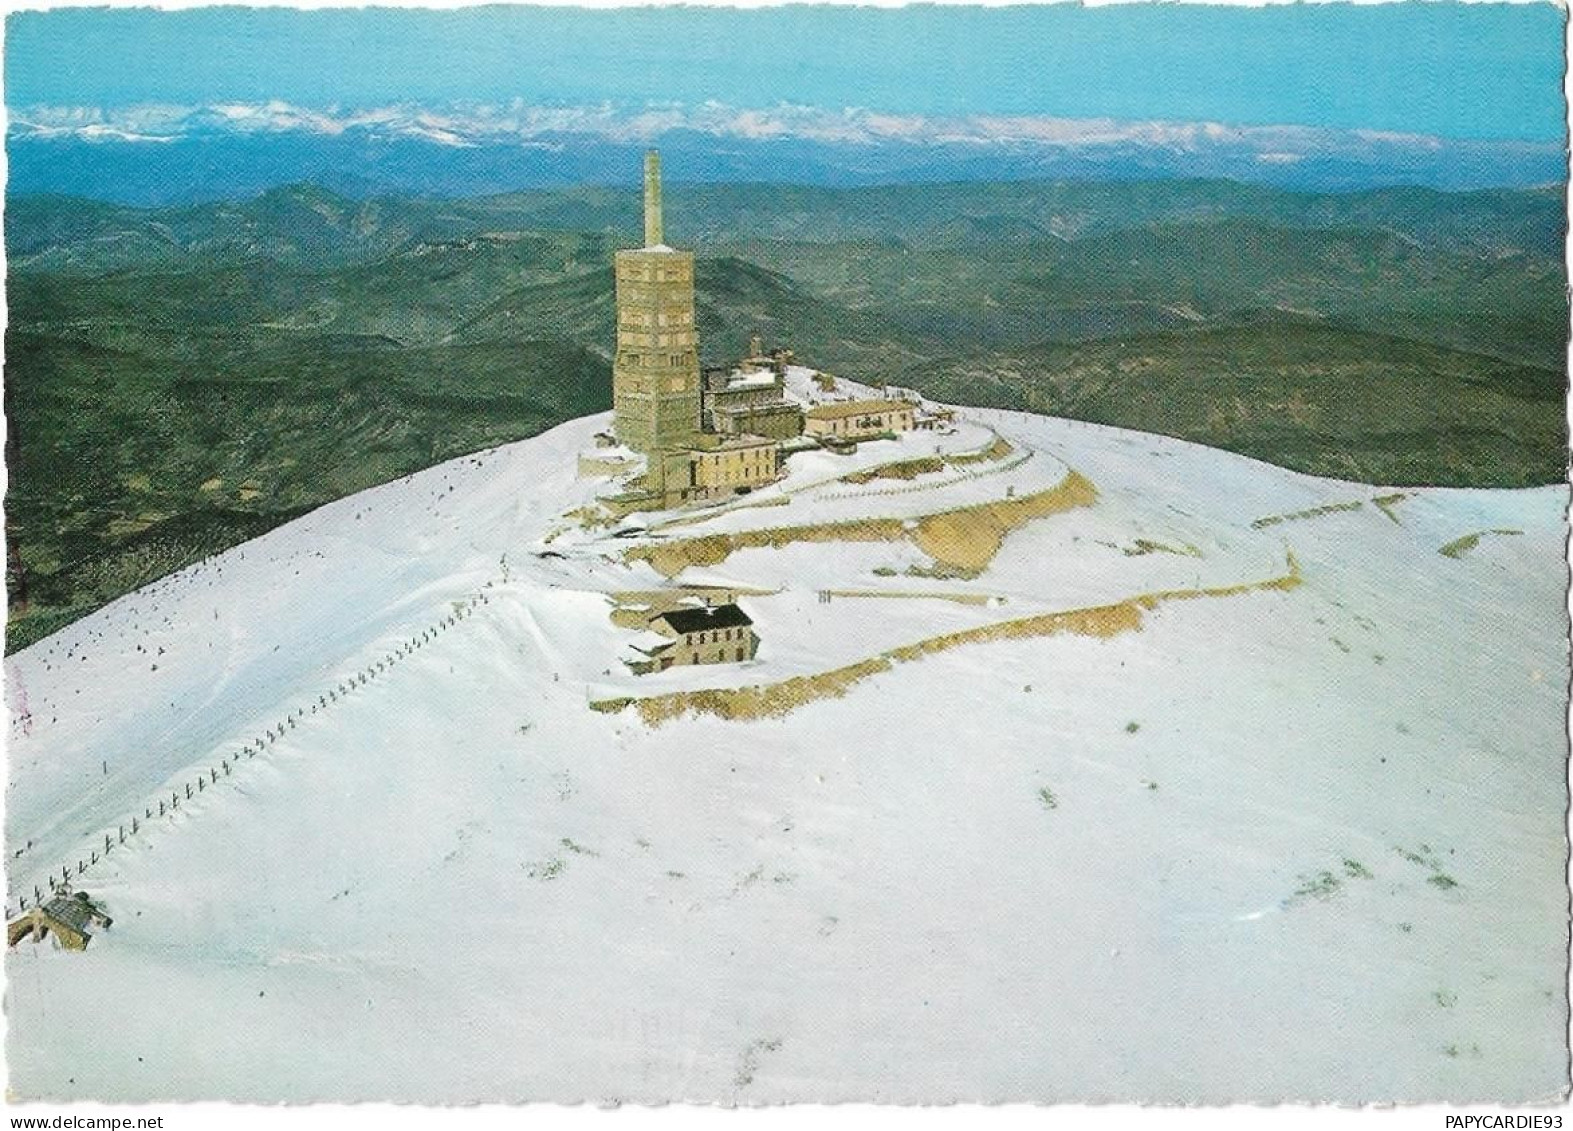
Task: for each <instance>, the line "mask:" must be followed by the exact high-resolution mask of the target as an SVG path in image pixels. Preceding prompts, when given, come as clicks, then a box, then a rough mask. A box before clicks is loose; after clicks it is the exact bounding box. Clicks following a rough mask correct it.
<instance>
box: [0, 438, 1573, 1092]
mask: <svg viewBox="0 0 1573 1131" xmlns="http://www.w3.org/2000/svg"><path fill="white" fill-rule="evenodd" d="M605 423H606V420H605V418H604V417H603V418H591V419H586V420H580V421H575V422H572V423H570V424H567V425H564V426H562V427H560V428H557V429H555V430H553V431H551V432H549V433H547V434H545V435H543V436H540V437H537V438H535V439H533V440H529V441H525V442H522V443H519V444H514V445H510V446H508V447H505V448H501V449H497V450H495V451H490V452H485V453H480V454H478V455H475V456H471V457H467V458H465V459H461V460H456V461H453V462H451V463H448V464H444V465H442V466H440V467H437V468H434V469H432V470H430V471H427V472H424V473H421V474H419V475H415V476H411V477H409V478H407V479H404V480H401V481H398V482H394V483H389V484H386V485H384V486H382V487H379V488H377V489H375V490H372V491H367V492H364V493H362V494H359V495H356V496H354V497H351V498H348V499H345V500H342V501H341V502H338V503H335V504H333V505H331V506H327V507H324V508H322V509H321V510H318V511H316V512H314V513H313V514H311V515H308V516H306V517H305V518H302V519H300V520H299V521H297V522H294V523H291V524H290V525H288V526H286V527H283V528H281V529H279V530H276V531H274V532H272V533H270V534H268V535H266V536H265V537H263V538H260V539H257V540H256V541H254V542H251V543H248V544H246V545H244V546H241V547H238V548H236V549H234V550H232V551H230V552H228V553H225V554H223V555H220V556H218V557H216V558H214V559H211V560H210V561H208V562H205V563H203V564H202V565H200V566H197V567H194V568H192V569H189V570H186V571H184V572H182V573H180V574H177V575H174V576H172V577H170V578H168V579H165V580H164V581H162V582H159V583H158V584H156V585H153V586H150V587H149V588H147V589H145V590H143V591H140V592H138V593H135V594H132V595H131V596H128V597H126V598H124V599H122V600H120V601H117V602H115V603H114V604H113V605H111V606H109V607H107V608H105V609H104V610H102V611H101V612H99V613H98V614H95V615H94V616H92V617H90V618H88V619H86V620H84V621H82V622H80V623H79V624H76V625H74V626H72V627H71V628H69V629H67V630H65V631H64V632H61V633H59V634H57V635H56V636H54V637H51V638H49V639H48V640H45V641H43V642H41V643H40V644H38V645H35V646H34V647H32V648H29V649H27V650H25V651H23V652H20V653H18V654H16V655H14V656H12V657H10V658H9V659H8V660H7V663H6V674H7V679H6V688H7V696H8V703H9V705H10V707H11V711H12V722H11V730H10V737H9V742H8V751H9V758H10V767H11V771H10V780H9V784H8V791H7V820H8V825H7V833H8V840H7V845H8V859H9V878H10V881H11V887H10V898H9V905H10V906H11V907H12V908H13V909H14V908H15V907H16V905H17V902H18V900H19V899H21V898H28V899H29V900H30V901H31V900H34V899H36V898H37V896H35V894H34V890H33V889H34V888H35V887H37V888H38V889H39V893H40V894H44V895H47V888H48V885H49V884H50V882H51V881H52V880H53V881H55V882H57V883H58V882H61V881H62V880H63V879H69V881H70V882H71V884H72V885H73V886H74V887H76V888H79V889H81V888H86V889H88V890H91V891H92V893H93V894H94V896H95V897H97V898H99V899H101V900H103V901H104V903H105V904H106V905H107V906H108V907H109V908H110V910H111V912H112V913H113V916H114V926H113V928H112V929H111V930H109V931H106V932H103V933H102V935H101V936H100V937H99V938H97V939H96V940H95V941H94V943H93V944H92V945H91V946H90V947H89V948H88V950H87V951H85V952H83V953H67V952H65V951H60V950H55V949H53V948H52V947H50V946H48V945H34V944H23V945H21V946H20V947H18V948H16V949H13V950H12V951H11V952H10V955H9V959H8V974H9V979H10V990H9V1032H10V1038H9V1059H10V1064H11V1088H12V1090H13V1091H14V1092H15V1093H16V1094H17V1095H19V1096H24V1097H48V1098H59V1099H65V1098H103V1099H120V1100H128V1099H148V1098H158V1099H170V1098H205V1097H214V1098H229V1099H249V1100H279V1099H288V1100H308V1099H396V1100H423V1101H428V1102H438V1101H464V1100H478V1099H493V1100H519V1099H556V1100H576V1099H592V1100H630V1101H659V1100H667V1099H694V1100H709V1101H722V1102H740V1103H752V1102H769V1101H775V1100H784V1099H801V1100H832V1099H854V1098H862V1099H881V1100H890V1101H942V1100H953V1099H978V1100H1004V1099H1035V1100H1077V1099H1082V1100H1090V1099H1112V1098H1126V1099H1143V1100H1204V1099H1211V1100H1281V1099H1296V1098H1300V1099H1319V1100H1327V1099H1335V1098H1336V1099H1344V1100H1417V1099H1432V1100H1454V1101H1457V1100H1465V1099H1472V1098H1478V1099H1484V1098H1490V1099H1492V1100H1496V1101H1502V1100H1510V1099H1530V1098H1543V1097H1548V1096H1550V1095H1552V1094H1554V1093H1555V1092H1556V1091H1557V1090H1558V1089H1559V1088H1561V1087H1563V1086H1565V1084H1566V1077H1565V1073H1566V1056H1565V1050H1564V1047H1563V1046H1564V1036H1565V1026H1564V1018H1565V1010H1566V1000H1565V992H1564V982H1565V979H1564V973H1565V969H1564V968H1565V960H1564V951H1565V930H1566V899H1565V894H1564V890H1563V850H1564V844H1563V804H1564V796H1565V795H1564V784H1563V783H1564V771H1565V754H1566V742H1565V737H1564V734H1563V727H1564V720H1565V716H1566V686H1567V678H1568V667H1567V649H1566V629H1567V626H1566V615H1565V603H1564V585H1565V577H1564V569H1563V565H1562V562H1563V548H1562V547H1563V538H1564V527H1563V514H1564V508H1565V505H1566V501H1567V500H1566V492H1565V491H1563V490H1561V489H1556V488H1547V489H1544V490H1536V491H1522V492H1501V491H1458V490H1431V489H1424V490H1404V491H1385V490H1382V489H1379V488H1372V487H1367V486H1361V485H1357V484H1350V483H1340V482H1335V481H1331V480H1322V479H1313V478H1309V477H1306V476H1301V475H1296V474H1292V473H1290V472H1286V471H1282V470H1280V469H1277V468H1273V467H1270V466H1267V465H1264V464H1260V463H1256V462H1253V461H1250V460H1247V459H1244V458H1241V457H1238V456H1233V455H1229V454H1226V453H1222V452H1218V451H1214V450H1210V449H1205V448H1200V447H1197V446H1194V445H1189V444H1185V443H1181V442H1178V441H1173V440H1167V439H1162V438H1157V437H1152V436H1147V435H1141V434H1136V433H1130V432H1122V431H1118V430H1114V429H1106V428H1100V427H1096V426H1091V425H1085V424H1077V423H1072V422H1068V421H1063V420H1055V419H1048V418H1041V417H1032V416H1026V415H1021V414H1011V413H994V412H984V411H973V410H965V411H963V412H962V413H961V415H960V417H959V418H958V422H957V425H956V429H955V431H954V432H952V433H948V434H946V435H944V436H937V435H933V434H920V433H912V434H907V435H904V436H903V437H902V438H900V439H898V440H885V441H878V442H874V443H867V444H863V445H861V446H860V447H859V449H858V451H857V453H856V454H855V455H852V456H835V455H831V454H830V453H827V452H815V453H806V454H803V455H799V456H794V457H793V459H792V460H791V461H790V464H789V468H790V473H789V474H788V476H787V477H786V478H785V479H784V480H783V481H782V482H781V483H779V484H778V485H775V486H773V487H771V488H768V489H766V490H763V491H760V492H757V493H756V494H754V495H751V496H748V497H747V498H744V499H740V500H736V501H733V502H730V503H728V504H726V505H725V506H719V507H714V508H711V509H709V510H704V511H693V512H684V513H682V514H680V515H676V514H670V513H667V514H659V515H635V516H632V518H630V519H628V520H626V521H624V522H622V523H620V524H616V525H603V524H599V523H598V522H597V521H595V520H594V518H593V508H592V507H591V506H590V504H591V503H592V502H593V499H594V496H595V494H596V491H597V490H598V489H600V488H601V487H602V486H603V485H602V484H598V483H596V482H593V481H582V480H578V479H576V478H575V466H576V459H575V457H576V453H578V452H579V451H581V450H583V449H584V448H586V447H587V446H588V445H589V444H590V440H591V436H592V435H593V434H594V432H595V431H596V430H597V429H600V428H604V427H605ZM717 594H720V595H724V596H726V597H728V598H732V599H735V600H736V601H737V602H738V603H739V604H740V605H741V606H742V607H743V608H745V609H746V611H747V613H748V616H749V617H750V618H751V619H752V622H753V625H754V627H755V629H756V630H757V632H758V636H759V640H760V644H759V650H758V654H757V656H756V657H754V658H753V659H750V660H746V661H744V662H742V663H734V664H723V665H715V666H709V665H706V666H694V667H684V668H673V669H671V670H669V671H665V672H659V673H656V674H651V675H635V674H634V672H633V670H632V669H630V668H629V667H628V666H626V665H625V664H624V662H623V661H624V659H626V658H627V655H628V652H629V645H630V644H631V643H633V642H635V641H637V639H638V638H639V632H640V626H639V614H640V611H641V610H646V609H649V608H650V607H652V604H659V603H660V602H661V601H663V600H677V601H681V600H682V599H683V598H684V597H685V596H686V597H687V598H689V599H690V600H691V601H703V600H705V599H706V598H707V597H711V596H714V595H717ZM188 791H189V792H188ZM79 862H80V863H82V864H83V865H84V866H83V867H82V868H81V869H80V870H79V869H78V867H77V865H78V863H79ZM62 868H64V875H62ZM105 1003H113V1004H112V1007H106V1004H105ZM84 1017H94V1018H101V1019H102V1022H101V1023H99V1022H94V1023H93V1024H92V1025H89V1026H87V1027H84V1024H83V1021H82V1019H83V1018H84Z"/></svg>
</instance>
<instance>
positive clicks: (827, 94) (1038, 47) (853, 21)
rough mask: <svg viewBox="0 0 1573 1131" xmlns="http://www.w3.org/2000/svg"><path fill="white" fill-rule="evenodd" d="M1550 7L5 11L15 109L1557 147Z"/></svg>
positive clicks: (1556, 29) (1560, 120) (1557, 41)
mask: <svg viewBox="0 0 1573 1131" xmlns="http://www.w3.org/2000/svg"><path fill="white" fill-rule="evenodd" d="M1562 21H1563V17H1562V13H1561V12H1560V11H1559V10H1558V9H1557V8H1555V7H1554V6H1552V5H1551V4H1549V3H1534V4H1513V5H1495V4H1437V3H1429V4H1421V3H1413V2H1411V3H1404V4H1382V5H1369V6H1346V5H1333V4H1310V5H1293V6H1278V7H1269V8H1240V7H1201V6H1191V5H1186V6H1177V5H1161V6H1160V5H1148V4H1142V5H1118V6H1112V7H1102V8H1094V9H1085V8H1079V7H1075V6H1070V5H1051V6H1035V7H1023V8H994V9H967V8H953V7H938V8H936V7H917V8H906V9H866V8H865V9H857V8H825V7H818V8H804V7H791V8H775V9H756V10H748V11H738V10H727V9H709V8H706V9H694V8H688V9H684V8H660V9H611V10H607V9H601V10H575V9H541V8H536V9H529V8H499V7H487V8H470V9H459V10H446V11H421V10H408V9H403V10H398V9H382V10H375V9H373V10H367V9H358V10H356V9H343V10H327V11H324V10H318V11H298V10H290V9H242V8H217V9H199V10H187V11H176V12H157V11H152V10H147V9H97V10H93V9H62V10H55V11H49V12H24V13H17V14H14V15H12V16H11V17H10V18H9V19H8V21H7V29H6V30H7V44H6V60H5V67H6V101H7V103H8V105H10V106H12V107H28V106H40V105H43V106H57V107H58V106H65V107H91V108H100V109H104V108H114V107H121V106H128V105H135V104H145V103H172V104H183V105H191V104H211V103H215V102H223V101H226V100H231V101H251V102H256V101H262V100H269V99H277V100H281V101H285V102H289V103H291V104H294V105H299V106H307V107H324V106H376V105H383V104H388V103H393V102H405V103H421V104H449V103H454V102H463V101H501V100H523V101H524V102H526V103H530V104H544V105H580V106H582V105H596V104H601V103H613V104H617V105H625V106H641V105H646V104H649V103H651V102H665V101H671V102H676V103H681V104H701V103H704V102H707V101H715V102H721V103H725V104H727V105H730V106H734V107H771V106H776V105H779V104H781V103H794V104H802V105H806V106H815V107H822V108H832V109H840V108H844V107H861V108H866V109H872V110H877V111H884V112H890V113H902V114H927V115H939V116H946V115H952V116H954V115H986V114H1001V115H1046V116H1055V117H1065V118H1091V117H1108V118H1116V119H1121V120H1132V121H1146V120H1165V121H1213V122H1223V123H1228V124H1233V125H1303V126H1314V127H1326V128H1334V129H1371V130H1384V131H1402V132H1412V133H1422V134H1435V135H1440V136H1443V137H1450V138H1466V139H1513V140H1522V141H1540V142H1544V141H1552V140H1555V139H1558V138H1560V137H1562V136H1563V133H1564V111H1563V106H1562V101H1561V67H1562V41H1561V34H1562Z"/></svg>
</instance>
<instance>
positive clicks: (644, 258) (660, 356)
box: [612, 149, 700, 453]
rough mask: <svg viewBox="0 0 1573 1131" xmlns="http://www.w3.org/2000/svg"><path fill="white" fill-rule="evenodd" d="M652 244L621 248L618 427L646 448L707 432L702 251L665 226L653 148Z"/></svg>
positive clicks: (683, 442) (648, 240)
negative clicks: (703, 420) (702, 416)
mask: <svg viewBox="0 0 1573 1131" xmlns="http://www.w3.org/2000/svg"><path fill="white" fill-rule="evenodd" d="M644 242H645V246H644V247H642V248H639V249H637V250H633V251H619V252H618V253H617V266H616V270H617V358H616V360H615V361H614V362H613V364H612V410H613V411H612V430H613V432H615V433H616V435H617V438H618V440H620V441H621V442H622V443H624V444H626V445H628V447H630V448H633V449H634V450H635V451H640V452H647V453H648V452H658V451H663V450H669V449H673V448H682V447H685V446H687V445H688V444H690V443H692V442H693V441H694V439H695V438H696V437H697V436H698V435H699V397H700V393H699V334H698V331H697V330H696V328H695V327H694V255H693V252H689V251H675V250H673V249H672V248H670V247H668V246H667V245H666V243H665V242H664V240H663V236H662V231H661V155H660V154H659V153H657V152H656V151H655V150H653V149H652V150H651V151H650V152H649V153H647V154H645V164H644Z"/></svg>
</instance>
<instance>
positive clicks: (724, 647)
mask: <svg viewBox="0 0 1573 1131" xmlns="http://www.w3.org/2000/svg"><path fill="white" fill-rule="evenodd" d="M631 647H632V648H633V649H634V650H635V651H636V652H638V653H639V654H640V656H641V657H643V658H642V659H637V660H630V661H628V666H629V667H631V668H632V669H633V670H634V671H636V672H638V673H639V674H640V675H644V674H646V673H648V672H655V671H665V670H666V669H667V668H670V667H674V666H677V665H679V664H738V663H742V662H743V661H744V660H752V659H753V658H754V656H755V654H756V653H757V652H758V651H759V635H758V633H756V632H755V631H754V620H753V618H752V617H750V616H749V615H748V614H747V613H745V612H744V611H743V610H742V609H741V608H740V607H739V606H737V605H733V604H726V605H694V606H689V607H685V608H678V609H669V610H667V611H665V612H661V613H657V614H656V615H655V616H653V617H651V618H650V626H649V631H647V632H645V633H643V634H642V635H641V638H640V639H639V640H638V641H635V642H634V643H633V644H632V645H631Z"/></svg>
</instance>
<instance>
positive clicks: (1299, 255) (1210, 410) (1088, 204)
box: [5, 182, 1567, 648]
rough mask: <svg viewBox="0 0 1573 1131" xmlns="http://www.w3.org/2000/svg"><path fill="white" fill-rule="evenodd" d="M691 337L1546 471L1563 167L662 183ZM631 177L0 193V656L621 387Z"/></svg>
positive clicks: (1399, 464) (1037, 398) (1206, 438)
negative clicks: (499, 189)
mask: <svg viewBox="0 0 1573 1131" xmlns="http://www.w3.org/2000/svg"><path fill="white" fill-rule="evenodd" d="M669 197H670V201H669V209H668V230H669V231H670V232H671V233H672V237H673V239H675V240H676V241H677V242H679V243H681V244H683V245H684V246H690V247H695V248H696V250H697V251H698V252H699V255H700V259H699V264H698V298H699V306H700V332H701V338H702V353H703V355H704V358H705V360H706V362H707V363H719V362H721V361H724V360H726V359H727V358H729V357H731V356H734V355H736V354H737V353H738V352H740V351H741V349H742V348H743V345H744V343H745V342H746V340H747V338H748V337H749V335H751V334H753V333H756V332H757V333H760V334H762V335H763V336H764V337H765V338H766V339H767V340H768V341H770V342H771V343H772V344H775V343H779V344H786V345H790V346H791V347H792V348H794V349H795V350H796V351H797V352H798V354H799V356H800V357H802V358H803V359H804V360H805V361H807V362H809V363H811V364H816V365H819V366H821V367H823V368H827V369H830V370H832V371H835V372H841V373H845V374H846V375H848V376H853V377H857V378H859V379H863V380H869V381H874V382H879V381H890V382H894V383H899V384H905V385H913V386H916V387H918V388H921V389H924V390H925V391H927V392H929V393H931V394H933V395H935V396H940V397H943V398H946V399H949V400H954V401H959V402H962V403H974V404H994V405H1003V406H1011V407H1019V408H1027V409H1031V410H1034V411H1040V412H1049V413H1058V414H1063V415H1069V416H1076V417H1080V418H1084V419H1089V420H1097V421H1103V422H1107V423H1111V424H1119V425H1124V426H1129V427H1135V428H1143V429H1148V430H1152V431H1158V432H1165V433H1169V434H1172V435H1178V436H1182V437H1185V438H1189V439H1194V440H1198V441H1201V442H1204V443H1208V444H1213V445H1216V446H1219V447H1224V448H1230V449H1233V450H1236V451H1241V452H1244V453H1246V454H1249V455H1253V456H1256V457H1258V458H1262V459H1266V460H1270V461H1272V462H1275V463H1279V464H1283V465H1285V466H1290V467H1296V468H1300V469H1303V470H1308V471H1314V472H1317V473H1322V474H1334V475H1340V476H1345V477H1348V478H1355V479H1364V480H1369V481H1375V482H1384V483H1399V484H1416V483H1451V484H1464V483H1467V484H1477V485H1513V486H1516V485H1523V484H1531V483H1542V482H1549V481H1553V480H1559V479H1560V478H1561V477H1562V467H1563V462H1564V452H1565V435H1564V430H1563V387H1564V357H1565V348H1566V332H1567V331H1566V326H1567V309H1566V298H1565V287H1564V284H1565V279H1564V272H1563V268H1562V260H1561V238H1562V220H1561V215H1562V211H1561V210H1562V194H1561V192H1560V190H1556V191H1552V190H1547V191H1531V192H1505V191H1504V192H1488V193H1469V194H1453V195H1449V194H1442V193H1435V192H1429V191H1421V190H1384V191H1382V192H1379V193H1367V194H1356V195H1351V196H1333V195H1314V196H1313V195H1295V194H1288V193H1282V192H1278V191H1276V190H1270V189H1263V188H1255V187H1245V186H1238V185H1231V184H1224V183H1218V182H1163V183H1153V184H1130V185H1117V184H1116V185H1064V184H1031V183H1011V184H1000V185H934V186H905V187H900V188H887V189H861V190H832V189H797V188H790V189H783V188H780V187H772V186H759V185H752V186H737V185H734V186H673V188H672V191H671V192H670V193H669ZM637 223H638V209H637V200H636V198H635V197H634V195H633V194H632V193H629V192H622V191H613V190H605V189H585V190H576V191H574V192H565V193H536V194H528V195H517V196H507V197H496V198H488V199H484V200H464V201H441V200H425V199H411V200H373V201H352V200H346V199H343V198H340V197H336V196H334V195H332V194H330V193H327V192H324V191H323V190H320V189H317V188H313V187H310V186H294V187H290V188H285V189H279V190H275V191H273V192H270V193H268V194H265V195H264V196H262V197H260V198H258V199H256V200H253V201H246V202H236V203H226V204H215V205H204V206H199V207H192V208H184V209H168V210H159V211H148V210H139V209H130V208H123V207H118V206H111V205H104V204H98V203H94V202H86V201H77V200H70V199H65V198H58V197H36V198H20V199H16V200H12V201H9V202H8V203H7V213H6V232H5V236H6V247H7V253H8V267H9V277H8V280H7V300H8V304H9V318H10V327H9V330H8V332H7V339H6V371H5V395H6V411H7V416H8V423H9V445H8V452H7V456H8V465H9V470H10V477H11V478H10V494H9V496H8V498H7V513H8V532H7V533H8V550H9V554H8V564H9V571H8V581H9V585H10V589H11V595H12V599H13V606H12V618H11V623H10V631H9V633H8V638H7V644H8V647H9V648H15V647H18V646H20V645H22V644H25V643H26V642H28V641H30V640H32V639H36V638H37V637H38V636H39V635H41V634H43V633H46V632H48V631H51V630H53V629H54V628H56V627H59V626H60V625H61V624H64V623H67V622H69V620H70V619H72V618H74V617H76V616H80V615H82V614H83V613H85V612H87V611H90V610H91V609H93V608H96V607H97V606H98V605H100V604H102V603H103V602H104V601H106V600H109V599H112V598H113V597H114V596H116V595H118V594H120V593H123V592H126V591H127V590H129V589H131V588H134V587H136V586H137V585H140V584H143V583H145V582H146V581H149V580H152V579H153V578H155V577H157V576H159V575H161V574H162V573H165V572H167V571H169V570H171V569H174V568H178V567H179V566H181V565H183V564H186V563H188V562H190V561H193V560H196V559H197V558H200V557H202V556H204V555H206V554H209V553H212V552H214V551H215V550H218V549H221V548H223V547H225V546H228V545H232V544H234V543H235V542H237V541H239V540H242V539H244V538H248V537H252V536H254V535H255V534H257V533H260V532H261V531H263V530H266V529H268V528H270V527H271V526H273V525H276V524H277V523H279V522H282V521H285V520H287V519H288V518H290V517H293V516H294V515H296V514H299V513H301V512H303V511H304V510H307V509H309V508H311V507H314V506H317V505H320V504H321V503H323V502H325V501H328V500H330V499H333V498H337V497H340V496H342V495H344V494H346V493H349V492H352V491H355V490H358V489H360V488H363V487H366V486H370V485H372V484H374V483H378V482H382V481H385V480H387V479H390V478H394V477H397V476H399V475H403V474H407V473H408V472H410V471H413V470H416V469H418V468H420V467H424V466H427V465H429V464H431V463H434V462H437V461H439V460H442V459H445V458H448V457H450V456H453V455H457V454H460V453H462V452H465V451H470V450H474V449H476V448H479V447H484V446H487V445H490V444H494V443H499V442H503V441H506V440H512V439H517V438H521V437H524V436H528V435H532V434H534V433H536V432H538V431H540V430H542V429H544V428H546V427H549V426H550V425H552V424H555V423H557V422H559V421H561V420H564V419H568V418H570V417H573V416H577V415H580V414H583V413H586V412H591V411H595V410H598V409H602V408H605V407H607V406H608V405H609V403H610V362H609V352H610V346H611V338H612V322H613V301H612V279H611V270H610V263H611V256H612V252H613V251H614V250H615V249H616V248H617V247H620V246H629V245H631V244H632V243H633V242H635V235H636V225H637Z"/></svg>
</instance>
